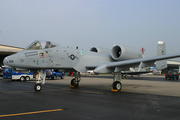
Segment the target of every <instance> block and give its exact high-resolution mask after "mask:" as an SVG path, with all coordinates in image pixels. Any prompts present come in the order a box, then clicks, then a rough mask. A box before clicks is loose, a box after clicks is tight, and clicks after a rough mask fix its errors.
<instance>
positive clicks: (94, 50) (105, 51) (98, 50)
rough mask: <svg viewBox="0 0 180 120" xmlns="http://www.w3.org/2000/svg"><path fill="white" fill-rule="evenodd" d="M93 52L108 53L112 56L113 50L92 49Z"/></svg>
mask: <svg viewBox="0 0 180 120" xmlns="http://www.w3.org/2000/svg"><path fill="white" fill-rule="evenodd" d="M90 51H91V52H97V53H106V54H111V50H110V49H107V48H101V47H92V48H91V49H90Z"/></svg>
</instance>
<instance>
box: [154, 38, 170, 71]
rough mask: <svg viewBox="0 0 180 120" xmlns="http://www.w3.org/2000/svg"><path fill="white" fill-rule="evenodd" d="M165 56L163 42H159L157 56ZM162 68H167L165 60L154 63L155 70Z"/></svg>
mask: <svg viewBox="0 0 180 120" xmlns="http://www.w3.org/2000/svg"><path fill="white" fill-rule="evenodd" d="M165 54H166V47H165V42H163V41H159V42H158V46H157V56H160V55H165ZM164 68H167V60H162V61H156V69H157V70H158V71H159V70H162V69H164Z"/></svg>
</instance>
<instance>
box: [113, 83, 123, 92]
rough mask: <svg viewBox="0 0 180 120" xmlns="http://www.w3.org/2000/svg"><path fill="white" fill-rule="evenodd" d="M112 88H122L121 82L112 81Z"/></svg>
mask: <svg viewBox="0 0 180 120" xmlns="http://www.w3.org/2000/svg"><path fill="white" fill-rule="evenodd" d="M113 89H116V90H118V91H119V90H121V89H122V84H121V82H119V81H116V82H114V83H113Z"/></svg>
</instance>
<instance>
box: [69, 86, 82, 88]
mask: <svg viewBox="0 0 180 120" xmlns="http://www.w3.org/2000/svg"><path fill="white" fill-rule="evenodd" d="M70 87H71V88H74V87H75V86H74V85H70ZM77 87H81V85H78V86H77Z"/></svg>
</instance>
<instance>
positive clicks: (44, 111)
mask: <svg viewBox="0 0 180 120" xmlns="http://www.w3.org/2000/svg"><path fill="white" fill-rule="evenodd" d="M62 110H63V109H54V110H43V111H34V112H26V113H16V114H7V115H0V117H10V116H20V115H31V114H38V113H47V112H57V111H62Z"/></svg>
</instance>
